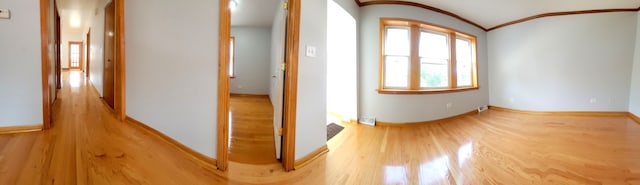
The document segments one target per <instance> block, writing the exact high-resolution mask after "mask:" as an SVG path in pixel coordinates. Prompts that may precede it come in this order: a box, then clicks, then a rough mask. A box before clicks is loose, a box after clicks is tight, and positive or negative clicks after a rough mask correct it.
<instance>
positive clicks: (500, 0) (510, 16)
mask: <svg viewBox="0 0 640 185" xmlns="http://www.w3.org/2000/svg"><path fill="white" fill-rule="evenodd" d="M356 2H358V3H359V4H361V5H366V4H372V3H380V2H382V3H389V2H394V1H391V0H356ZM405 2H412V3H418V4H422V5H426V6H429V7H434V8H437V9H441V10H444V11H447V12H450V13H453V14H455V15H458V16H460V17H462V18H464V19H467V20H469V21H471V22H474V23H476V24H478V25H480V26H481V27H484V28H485V29H488V28H492V27H495V26H498V25H500V24H504V23H507V22H511V21H515V20H519V19H523V18H527V17H531V16H536V15H540V14H545V13H554V12H569V11H584V10H602V9H637V8H638V7H640V0H406V1H405Z"/></svg>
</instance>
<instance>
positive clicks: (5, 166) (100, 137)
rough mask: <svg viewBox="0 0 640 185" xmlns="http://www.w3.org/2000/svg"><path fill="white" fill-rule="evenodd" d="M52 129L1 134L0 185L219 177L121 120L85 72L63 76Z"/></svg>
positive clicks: (177, 181) (214, 179) (182, 180)
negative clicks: (206, 171)
mask: <svg viewBox="0 0 640 185" xmlns="http://www.w3.org/2000/svg"><path fill="white" fill-rule="evenodd" d="M54 110H55V114H54V123H53V128H52V129H50V130H47V131H43V132H33V133H23V134H10V135H0V184H63V185H71V184H212V183H219V182H223V181H224V178H223V177H221V176H220V174H214V173H203V171H205V170H203V168H202V167H200V166H198V165H196V163H194V162H192V161H191V160H189V159H188V158H187V157H185V156H183V155H182V154H181V153H179V152H177V151H176V150H175V149H174V148H172V147H171V146H170V145H167V144H166V143H164V142H163V141H160V140H158V139H156V138H155V137H154V136H151V135H148V134H147V133H146V132H144V131H142V130H140V129H138V128H137V127H135V126H132V125H130V124H126V123H123V122H120V121H118V120H116V119H115V118H114V117H113V115H112V113H111V112H110V110H109V109H107V108H106V106H105V104H103V103H102V102H101V100H100V99H99V97H98V94H97V92H96V91H95V89H93V87H91V86H89V85H88V82H87V81H85V80H84V77H83V75H82V72H81V71H76V70H71V71H64V72H63V86H62V89H61V90H60V91H59V98H58V100H56V103H55V107H54Z"/></svg>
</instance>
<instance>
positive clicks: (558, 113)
mask: <svg viewBox="0 0 640 185" xmlns="http://www.w3.org/2000/svg"><path fill="white" fill-rule="evenodd" d="M489 109H491V110H497V111H503V112H513V113H521V114H535V115H553V116H622V117H626V116H629V113H628V112H602V111H528V110H518V109H510V108H504V107H497V106H489Z"/></svg>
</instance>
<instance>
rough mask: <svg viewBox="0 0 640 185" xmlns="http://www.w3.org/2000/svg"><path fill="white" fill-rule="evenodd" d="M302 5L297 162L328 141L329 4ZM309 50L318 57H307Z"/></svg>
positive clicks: (313, 0)
mask: <svg viewBox="0 0 640 185" xmlns="http://www.w3.org/2000/svg"><path fill="white" fill-rule="evenodd" d="M301 1H302V2H301V3H302V4H301V8H302V9H301V15H300V49H299V51H298V55H299V61H298V62H299V63H298V99H297V101H298V102H297V105H296V106H297V107H296V142H295V143H296V148H295V150H296V151H295V158H296V160H297V159H300V158H303V157H305V156H306V155H308V154H309V153H311V152H313V151H315V150H317V149H318V148H320V147H322V146H323V145H324V144H325V143H326V141H327V138H326V136H327V127H326V120H327V84H326V82H327V62H326V61H327V52H326V51H327V2H326V1H318V0H301ZM306 46H315V47H316V57H307V56H306V55H305V47H306Z"/></svg>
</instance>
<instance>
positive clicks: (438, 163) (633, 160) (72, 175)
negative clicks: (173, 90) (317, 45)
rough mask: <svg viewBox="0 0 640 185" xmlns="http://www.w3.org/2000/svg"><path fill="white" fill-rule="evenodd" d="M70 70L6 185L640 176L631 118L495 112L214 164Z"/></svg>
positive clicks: (639, 131)
mask: <svg viewBox="0 0 640 185" xmlns="http://www.w3.org/2000/svg"><path fill="white" fill-rule="evenodd" d="M64 75H65V86H64V87H63V89H62V91H61V92H60V97H61V99H59V100H58V102H57V103H56V105H55V107H56V112H55V114H54V115H55V121H54V127H53V128H52V129H51V130H48V131H44V132H36V133H20V134H9V135H0V184H2V185H4V184H8V185H13V184H26V185H32V184H64V185H71V184H154V185H155V184H304V185H307V184H312V185H315V184H640V124H638V123H636V122H633V121H632V120H631V119H629V118H627V117H579V116H549V115H527V114H519V113H511V112H500V111H494V110H488V111H485V112H483V113H480V114H477V115H469V116H463V117H461V118H458V119H453V120H448V121H443V122H437V123H433V124H426V125H422V126H416V127H370V126H363V125H350V124H347V125H346V127H345V129H344V130H343V131H342V132H340V133H339V134H338V135H336V136H335V137H334V138H333V139H332V140H330V141H329V142H328V143H327V145H328V147H329V149H330V152H329V153H328V154H326V155H323V156H321V157H319V158H318V159H317V160H315V161H313V162H311V163H309V165H307V166H305V167H304V168H302V169H299V170H295V171H293V172H289V173H287V172H284V171H283V170H282V167H281V166H280V165H279V164H265V165H253V164H242V163H237V162H233V161H231V162H230V163H229V169H228V171H226V172H220V171H208V170H207V169H206V168H204V167H201V166H198V164H197V163H194V162H193V161H191V160H190V159H189V157H187V156H183V153H181V152H179V151H178V150H177V149H175V148H173V146H171V145H168V144H166V143H165V142H163V141H160V140H158V138H157V137H154V136H152V135H148V134H147V132H144V131H142V130H139V128H138V127H135V126H132V125H128V124H126V123H123V122H120V121H118V120H116V119H114V118H113V115H112V114H111V112H110V111H109V110H108V109H106V107H105V105H104V104H103V103H102V102H101V101H100V100H99V98H98V97H97V95H96V94H95V93H93V92H92V91H93V90H92V89H90V88H92V87H89V86H87V85H86V84H85V82H84V80H82V79H81V77H80V78H79V79H77V81H79V82H77V84H76V85H75V86H70V85H71V84H73V83H69V82H70V81H71V82H73V81H74V80H73V78H70V77H69V76H73V75H74V73H73V72H72V73H71V74H68V73H65V74H64ZM212 144H214V143H213V141H212Z"/></svg>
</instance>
